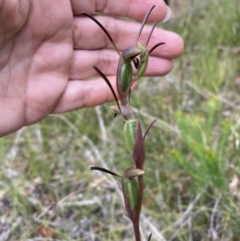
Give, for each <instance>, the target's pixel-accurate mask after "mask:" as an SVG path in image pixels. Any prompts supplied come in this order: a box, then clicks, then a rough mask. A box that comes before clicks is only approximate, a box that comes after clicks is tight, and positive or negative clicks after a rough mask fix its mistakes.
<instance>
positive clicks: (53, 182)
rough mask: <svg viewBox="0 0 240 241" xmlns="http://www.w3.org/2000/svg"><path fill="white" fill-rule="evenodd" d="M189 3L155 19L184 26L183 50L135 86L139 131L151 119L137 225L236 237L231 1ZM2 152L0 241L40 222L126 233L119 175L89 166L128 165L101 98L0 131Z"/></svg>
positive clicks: (235, 53) (238, 49) (67, 236)
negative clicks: (160, 73)
mask: <svg viewBox="0 0 240 241" xmlns="http://www.w3.org/2000/svg"><path fill="white" fill-rule="evenodd" d="M172 2H173V3H172V4H173V5H174V4H175V1H172ZM180 2H181V1H180ZM180 6H181V4H180ZM187 6H188V8H187V10H186V11H182V14H178V15H176V17H175V18H173V20H171V22H168V23H166V24H164V25H163V27H164V28H166V29H170V30H173V31H175V32H177V33H179V34H180V35H181V36H183V38H184V40H185V52H184V53H183V55H182V56H181V58H179V59H177V60H176V61H175V65H174V69H173V71H172V72H171V73H170V74H169V75H167V76H165V77H161V78H154V79H145V80H142V81H141V83H140V84H139V88H138V90H137V91H135V92H134V93H133V95H132V105H133V106H134V107H135V108H136V111H137V113H138V115H139V118H140V120H141V123H142V128H143V130H145V129H146V128H147V126H148V124H149V123H150V122H151V120H152V119H154V118H157V119H158V121H157V123H156V124H155V125H154V127H153V128H152V129H151V130H150V132H149V135H148V136H147V138H146V141H145V143H146V156H147V159H146V162H145V174H144V175H145V187H146V189H145V198H144V206H143V212H142V213H143V216H142V218H141V225H142V231H143V235H144V236H145V239H144V240H146V237H147V236H148V235H149V233H150V232H152V233H153V236H152V240H169V241H170V240H171V241H185V240H192V241H200V240H204V241H205V240H239V235H240V230H239V227H240V208H239V204H240V188H239V186H240V185H239V183H240V168H239V166H240V165H239V164H240V122H239V119H240V114H239V109H240V98H239V90H240V89H239V88H240V87H239V83H238V81H237V74H238V73H239V71H240V40H239V36H240V3H239V1H238V0H232V1H223V0H218V1H217V0H215V1H206V0H205V1H196V0H195V1H189V3H188V4H187ZM173 7H174V6H173ZM175 11H178V9H177V8H176V10H175ZM99 112H100V113H101V115H100V114H99ZM101 121H102V122H103V125H102V126H101V125H100V122H101ZM0 160H1V168H0V224H1V225H0V240H3V241H4V240H9V241H14V240H21V241H25V240H29V241H30V240H52V239H50V237H43V236H41V234H43V232H44V231H45V232H46V231H48V232H49V233H50V236H51V238H56V239H57V240H67V241H70V240H79V241H80V240H104V241H105V240H134V238H133V234H132V227H131V224H130V222H129V220H128V218H127V217H126V216H125V210H124V207H123V202H122V198H121V193H120V191H119V182H118V180H115V179H114V178H112V177H111V176H108V175H106V174H103V173H100V172H96V171H95V172H90V170H89V168H90V167H91V166H105V167H108V168H109V169H111V170H113V171H115V172H117V173H120V174H121V173H122V171H123V170H124V169H125V168H127V167H128V166H129V165H132V164H131V159H130V156H129V154H128V153H126V151H125V149H124V147H123V140H122V123H121V120H120V119H118V118H115V119H113V115H112V112H111V111H110V110H109V109H108V105H104V106H101V107H98V108H93V109H84V110H79V111H75V112H73V113H67V114H65V115H56V116H49V117H48V118H46V119H45V120H43V121H42V122H41V123H38V124H36V125H34V126H31V127H26V128H24V129H22V130H20V131H19V132H18V133H15V134H12V135H10V136H8V137H4V138H1V139H0ZM129 163H130V164H129ZM161 237H163V238H164V239H163V238H161Z"/></svg>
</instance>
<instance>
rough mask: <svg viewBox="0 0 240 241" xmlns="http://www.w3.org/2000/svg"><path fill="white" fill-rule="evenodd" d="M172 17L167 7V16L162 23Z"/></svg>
mask: <svg viewBox="0 0 240 241" xmlns="http://www.w3.org/2000/svg"><path fill="white" fill-rule="evenodd" d="M171 16H172V11H171V8H170V7H169V6H167V14H166V16H165V18H164V19H163V21H162V23H165V22H167V21H168V20H169V19H170V18H171Z"/></svg>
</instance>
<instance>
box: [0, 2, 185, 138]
mask: <svg viewBox="0 0 240 241" xmlns="http://www.w3.org/2000/svg"><path fill="white" fill-rule="evenodd" d="M90 2H93V1H89V0H86V1H84V0H81V1H77V0H72V1H70V0H35V1H31V0H29V1H21V0H19V1H17V0H15V1H14V0H12V1H9V0H0V136H3V135H6V134H9V133H12V132H14V131H16V130H18V129H19V128H21V127H22V126H25V125H30V124H33V123H36V122H38V121H39V120H41V119H43V118H44V117H46V116H47V115H48V114H50V113H57V112H58V113H59V112H66V111H71V110H74V109H77V108H83V107H91V106H95V105H99V104H102V103H104V102H107V101H110V100H112V95H111V92H110V91H109V90H108V87H107V86H106V84H105V83H104V81H103V80H101V79H100V78H97V79H94V80H87V79H89V78H91V77H93V76H95V75H96V73H95V72H94V70H93V69H92V68H91V66H92V65H97V66H98V67H99V68H100V69H101V70H102V71H103V72H104V73H106V75H108V76H110V80H111V81H114V79H115V77H114V75H115V71H116V66H117V60H118V56H117V54H116V53H115V52H114V51H113V50H112V46H111V44H110V43H109V41H108V39H107V38H106V36H105V35H104V33H103V32H102V31H101V29H99V27H98V26H97V25H96V24H95V23H93V22H92V21H91V20H90V19H87V18H86V17H82V16H80V12H81V11H90V12H91V13H94V12H95V11H102V12H105V13H107V14H113V15H120V14H121V15H123V13H125V15H126V16H128V15H127V13H128V10H129V8H130V6H128V8H127V7H126V6H127V2H129V1H122V4H123V5H122V6H125V8H126V9H125V12H124V11H123V10H122V9H121V8H119V6H118V8H116V9H114V8H113V7H111V6H114V5H113V2H114V0H109V1H106V2H108V5H106V4H105V6H104V7H102V8H101V6H98V8H99V9H95V7H96V3H95V5H94V6H90ZM130 2H131V4H132V5H133V4H134V2H135V4H136V6H138V9H139V11H138V14H136V12H135V13H134V14H135V15H131V14H130V11H129V16H128V17H132V18H134V19H137V20H141V19H142V18H143V16H144V15H145V13H146V7H144V6H142V5H141V4H140V5H139V2H140V1H139V0H138V1H130ZM137 2H138V3H137ZM143 2H144V1H143ZM156 2H157V3H158V5H159V8H160V9H162V10H161V12H162V14H161V13H157V14H154V13H153V16H152V19H151V18H150V21H160V20H161V19H162V18H163V17H164V15H165V11H166V9H165V7H164V3H163V2H160V3H161V4H159V1H156V0H152V1H148V3H147V5H148V6H149V8H150V7H151V6H152V5H153V4H156ZM91 4H92V3H91ZM118 4H121V3H118ZM124 4H125V5H124ZM128 4H129V3H128ZM145 4H146V3H145ZM92 5H93V4H92ZM157 7H158V6H156V8H157ZM136 10H137V9H136ZM98 18H99V21H101V22H102V23H103V24H104V25H105V26H106V28H107V29H108V30H109V31H110V34H111V35H112V36H113V38H114V40H115V42H116V44H117V46H118V47H119V49H120V50H122V49H124V48H126V47H128V46H129V45H133V44H134V43H135V42H134V40H135V39H136V34H137V32H138V29H139V25H138V24H137V23H133V22H131V23H130V24H129V26H128V29H126V24H125V25H124V21H122V20H118V19H115V18H113V17H101V16H100V17H98ZM149 30H150V27H146V28H145V30H144V32H143V39H146V37H147V35H148V33H149ZM119 32H122V34H121V35H120V34H119ZM126 36H128V38H126ZM152 39H153V40H152V41H151V42H152V45H154V44H155V43H157V42H159V41H164V42H167V43H168V44H166V46H165V47H163V48H162V49H161V51H155V53H154V55H153V57H152V58H151V59H150V66H152V67H150V68H149V69H148V71H147V74H148V75H163V74H166V73H167V72H169V71H170V69H171V67H172V62H171V59H173V58H175V57H177V56H178V55H179V54H180V53H181V51H182V49H183V42H182V40H181V38H180V37H178V36H177V35H176V34H174V33H171V32H167V31H163V30H160V29H157V30H156V31H155V32H154V35H153V38H152ZM151 63H152V64H151ZM160 65H161V67H160V68H159V67H158V68H156V66H160Z"/></svg>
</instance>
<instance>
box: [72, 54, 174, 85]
mask: <svg viewBox="0 0 240 241" xmlns="http://www.w3.org/2000/svg"><path fill="white" fill-rule="evenodd" d="M118 61H119V57H118V55H117V54H116V53H115V52H114V51H111V50H102V51H75V52H74V55H73V62H72V65H71V68H70V77H69V78H70V80H72V79H75V80H76V79H87V78H90V77H93V76H96V71H95V70H94V69H93V68H92V66H97V67H98V68H99V69H100V70H101V71H102V72H103V73H104V74H105V75H109V76H110V75H115V74H116V71H117V67H118ZM133 69H135V68H133ZM171 69H172V61H171V60H168V59H163V58H157V57H152V56H150V57H149V62H148V67H147V71H146V73H145V75H146V76H162V75H165V74H167V73H168V72H169V71H170V70H171ZM135 72H136V71H135Z"/></svg>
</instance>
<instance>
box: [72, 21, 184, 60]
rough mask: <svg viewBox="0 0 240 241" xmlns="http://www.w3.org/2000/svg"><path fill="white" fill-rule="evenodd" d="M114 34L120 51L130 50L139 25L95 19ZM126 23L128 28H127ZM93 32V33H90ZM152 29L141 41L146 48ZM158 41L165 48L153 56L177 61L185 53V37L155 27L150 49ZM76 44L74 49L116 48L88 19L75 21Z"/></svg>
mask: <svg viewBox="0 0 240 241" xmlns="http://www.w3.org/2000/svg"><path fill="white" fill-rule="evenodd" d="M96 19H98V20H99V22H101V24H102V25H103V26H105V28H106V29H107V31H108V32H109V34H110V35H111V37H112V39H113V41H114V42H115V44H116V45H117V47H118V48H119V50H120V51H123V50H124V49H126V48H127V47H130V46H136V40H137V36H138V32H139V28H140V24H138V23H134V22H127V23H126V21H123V20H118V19H115V18H109V17H96ZM126 24H127V27H126ZM89 29H91V31H89ZM151 29H152V26H145V27H144V28H143V32H142V34H141V38H140V40H139V41H140V42H141V43H142V44H143V45H145V44H146V41H147V39H148V36H149V33H150V31H151ZM159 42H165V45H162V46H160V47H158V48H157V49H156V50H154V52H153V55H154V56H159V57H162V58H170V59H171V58H176V57H177V56H179V55H180V54H181V52H182V50H183V46H184V44H183V40H182V38H181V37H180V36H179V35H177V34H175V33H173V32H170V31H166V30H163V29H160V28H156V29H155V30H154V32H153V34H152V37H151V39H150V42H149V45H148V49H151V47H153V46H154V45H156V44H157V43H159ZM73 44H74V48H75V49H101V48H109V49H113V46H112V44H111V42H110V40H109V39H108V37H107V36H106V34H105V33H104V32H103V31H102V29H101V28H100V27H99V26H98V25H97V24H96V23H95V22H93V21H92V20H91V19H89V18H87V17H80V18H76V19H75V21H74V33H73Z"/></svg>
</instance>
